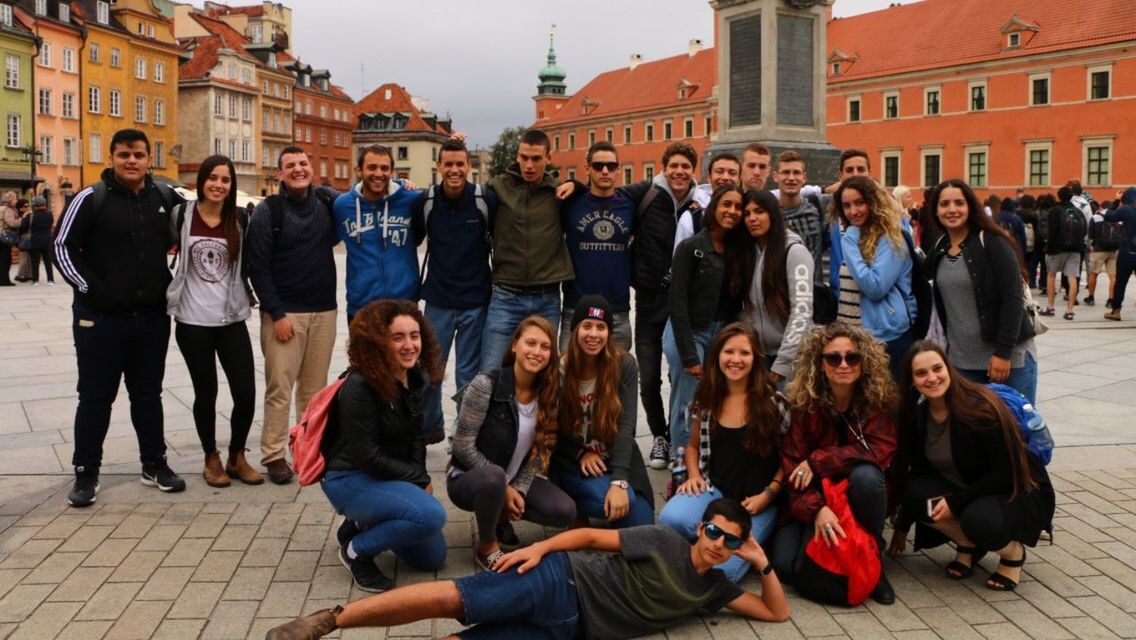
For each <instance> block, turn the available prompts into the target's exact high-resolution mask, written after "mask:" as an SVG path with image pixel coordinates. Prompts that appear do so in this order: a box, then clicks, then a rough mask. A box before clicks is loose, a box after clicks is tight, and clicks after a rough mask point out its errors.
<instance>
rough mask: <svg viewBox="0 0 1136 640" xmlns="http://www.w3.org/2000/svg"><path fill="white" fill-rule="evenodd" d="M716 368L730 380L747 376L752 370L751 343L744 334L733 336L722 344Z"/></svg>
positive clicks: (737, 379)
mask: <svg viewBox="0 0 1136 640" xmlns="http://www.w3.org/2000/svg"><path fill="white" fill-rule="evenodd" d="M718 368H719V369H721V370H722V375H724V376H726V380H728V381H730V382H737V381H739V380H745V379H746V378H747V377H749V374H750V372H752V371H753V345H751V344H750V343H749V338H748V337H746V336H745V334H738V335H736V336H733V337H732V338H730V339H729V340H726V344H724V345H722V351H721V352H720V353H719V354H718Z"/></svg>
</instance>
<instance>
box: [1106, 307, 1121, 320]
mask: <svg viewBox="0 0 1136 640" xmlns="http://www.w3.org/2000/svg"><path fill="white" fill-rule="evenodd" d="M1104 319H1105V320H1120V309H1109V311H1108V313H1106V314H1104Z"/></svg>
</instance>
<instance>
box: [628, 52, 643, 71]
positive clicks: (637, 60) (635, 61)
mask: <svg viewBox="0 0 1136 640" xmlns="http://www.w3.org/2000/svg"><path fill="white" fill-rule="evenodd" d="M641 64H643V54H641V53H633V54H631V70H632V71H634V70H635V67H638V66H639V65H641Z"/></svg>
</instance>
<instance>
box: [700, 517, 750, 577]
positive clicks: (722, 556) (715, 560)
mask: <svg viewBox="0 0 1136 640" xmlns="http://www.w3.org/2000/svg"><path fill="white" fill-rule="evenodd" d="M710 522H711V523H713V524H714V525H716V526H717V527H718V528H719V529H721V530H722V531H724V532H725V533H728V534H730V535H732V536H735V537H741V534H742V527H741V525H739V524H738V523H736V522H732V521H730V520H728V519H727V518H726V516H723V515H717V516H714V517H713V518H711V520H710ZM694 553H695V554H697V555H699V556H701V557H702V559H703V561H704V562H705V563H706V564H707V565H709V566H715V565H719V564H722V563H723V562H725V561H727V560H729V559H730V557H731V556H733V555H734V552H733V551H732V550H731V549H729V548H727V547H726V536H721V537H719V538H718V539H717V540H711V539H710V536H708V535H706V525H703V524H700V525H698V539H697V540H695V541H694Z"/></svg>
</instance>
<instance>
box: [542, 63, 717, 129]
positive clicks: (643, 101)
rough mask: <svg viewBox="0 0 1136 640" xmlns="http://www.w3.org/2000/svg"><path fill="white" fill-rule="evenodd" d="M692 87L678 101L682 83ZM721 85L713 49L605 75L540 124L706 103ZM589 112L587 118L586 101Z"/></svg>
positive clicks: (576, 93)
mask: <svg viewBox="0 0 1136 640" xmlns="http://www.w3.org/2000/svg"><path fill="white" fill-rule="evenodd" d="M683 80H685V81H687V82H688V83H690V84H691V85H692V86H690V88H689V89H688V90H687V95H686V98H684V99H681V100H680V99H679V83H680V82H682V81H683ZM717 83H718V56H717V51H716V50H715V49H713V48H710V49H703V50H702V51H700V52H698V53H696V54H694V55H693V56H691V55H689V54H686V53H684V54H681V55H677V56H671V57H669V58H663V59H661V60H652V61H649V62H643V63H641V64H639V65H638V66H637V67H635V68H634V69H632V68H631V67H630V66H626V67H622V68H619V69H614V70H612V71H606V72H604V73H601V74H600V75H598V76H596V77H595V78H592V80H591V81H590V82H588V83H587V84H585V85H584V86H583V87H580V89H579V90H578V91H576V92H575V93H574V94H573V95H572V98H571V99H569V100H568V101H567V102H566V103H565V104H564V106H562V107H561V108H560V110H559V111H557V112H556V113H555V114H553V115H552V116H550V117H549V118H548V119H547V120H544V121H542V122H541V123H540V124H541V125H542V126H545V125H559V124H564V123H568V122H572V121H575V120H578V119H582V118H585V117H587V118H596V117H603V116H615V115H620V114H625V113H635V112H637V111H648V110H655V109H660V108H665V107H672V106H674V107H677V106H681V105H687V104H697V103H700V102H704V101H705V100H706V99H707V98H709V97H710V93H711V91H712V90H713V88H714V86H715V85H716V84H717ZM585 98H586V99H587V100H588V102H589V104H594V105H596V106H595V107H594V108H590V111H589V113H588V114H587V115H586V116H585V115H584V111H583V107H584V99H585ZM596 103H598V104H596Z"/></svg>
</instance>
